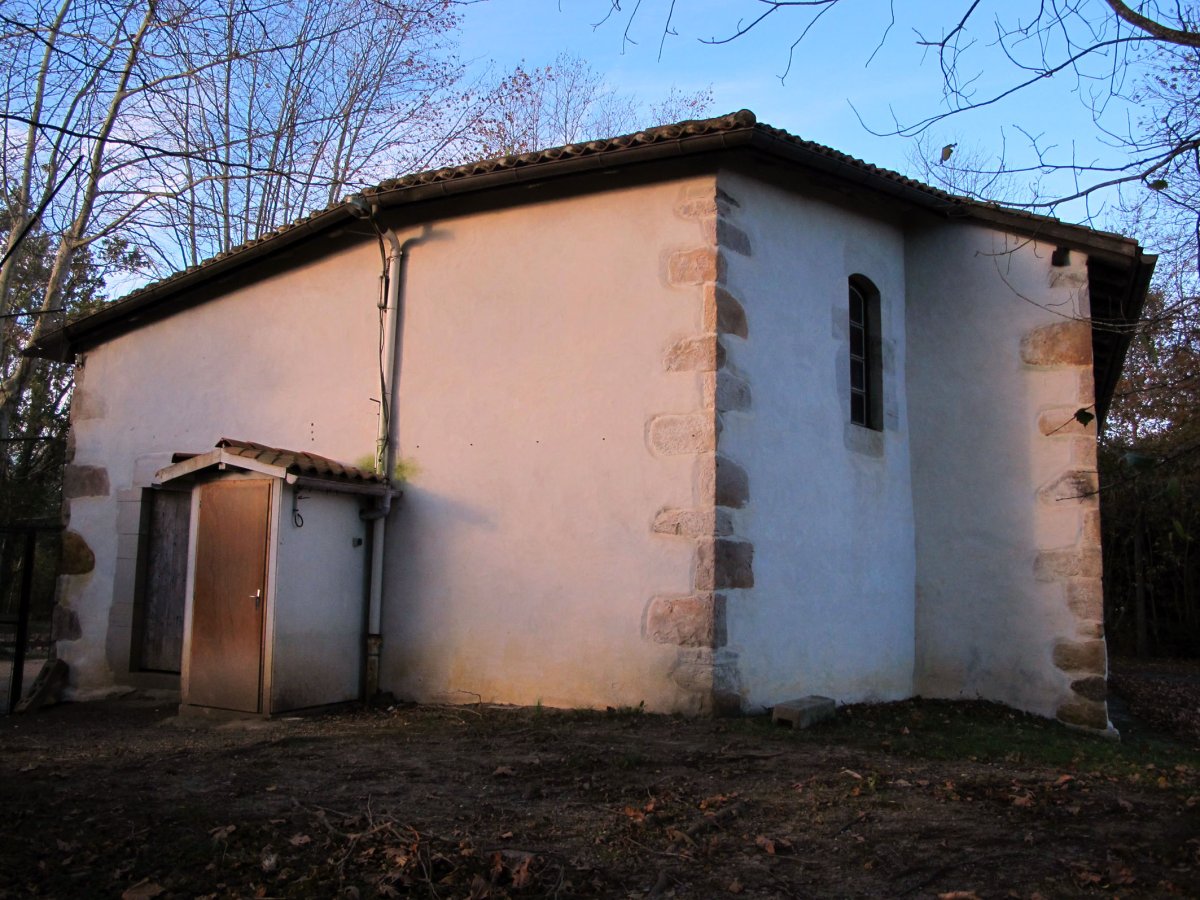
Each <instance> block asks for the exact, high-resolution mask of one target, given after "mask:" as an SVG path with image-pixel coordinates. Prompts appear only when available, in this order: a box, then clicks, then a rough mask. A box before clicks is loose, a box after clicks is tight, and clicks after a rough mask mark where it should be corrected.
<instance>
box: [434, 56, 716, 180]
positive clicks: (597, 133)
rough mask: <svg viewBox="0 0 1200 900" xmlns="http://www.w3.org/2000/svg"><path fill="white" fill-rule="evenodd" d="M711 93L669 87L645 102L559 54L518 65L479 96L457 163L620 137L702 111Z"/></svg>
mask: <svg viewBox="0 0 1200 900" xmlns="http://www.w3.org/2000/svg"><path fill="white" fill-rule="evenodd" d="M711 103H712V93H711V91H709V90H707V89H705V90H700V91H696V92H695V93H686V92H683V91H680V90H678V89H675V88H672V89H671V91H670V92H669V93H668V94H667V95H666V96H665V97H663V98H661V99H660V100H659V101H657V102H653V103H649V104H647V103H645V102H644V101H642V100H640V99H639V98H637V97H635V96H634V95H633V94H630V93H624V92H622V91H619V90H617V89H616V88H615V87H613V86H612V85H610V84H609V83H608V82H607V81H606V80H605V78H604V76H603V75H601V74H600V73H599V72H597V71H596V70H595V69H593V68H592V67H591V66H590V65H588V64H587V63H586V62H585V61H584V60H582V59H580V58H579V57H577V56H573V55H571V54H569V53H562V54H559V55H558V57H556V58H555V60H554V62H553V63H551V64H550V65H547V66H540V67H535V68H526V67H525V65H524V64H522V65H519V66H517V67H516V68H515V69H514V70H513V71H512V72H511V73H509V74H508V75H505V76H503V77H502V78H500V79H499V80H498V81H497V82H496V83H495V84H494V85H493V86H492V87H491V88H490V89H488V90H485V91H484V95H483V98H482V102H481V105H480V110H479V112H478V113H477V114H476V115H475V116H474V119H473V122H472V124H471V126H470V127H469V128H468V129H467V130H466V131H465V132H464V133H463V135H462V136H461V138H460V140H459V141H458V142H457V143H456V145H455V152H456V154H457V155H458V156H459V157H460V158H471V159H478V158H480V157H491V156H506V155H509V154H513V153H526V152H529V151H531V150H537V149H539V148H542V147H552V146H556V145H558V144H573V143H578V142H580V141H586V140H590V139H592V138H597V137H607V136H610V135H614V134H622V133H624V132H627V131H632V130H633V129H635V128H638V127H643V126H645V125H647V124H661V123H664V122H674V121H678V120H680V119H688V118H696V117H698V116H702V115H705V114H706V113H707V110H708V107H709V105H710V104H711Z"/></svg>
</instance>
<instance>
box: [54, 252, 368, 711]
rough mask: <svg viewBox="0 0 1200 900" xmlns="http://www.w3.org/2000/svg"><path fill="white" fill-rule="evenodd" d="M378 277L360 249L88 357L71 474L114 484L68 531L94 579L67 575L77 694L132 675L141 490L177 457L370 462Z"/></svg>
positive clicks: (76, 507)
mask: <svg viewBox="0 0 1200 900" xmlns="http://www.w3.org/2000/svg"><path fill="white" fill-rule="evenodd" d="M379 268H380V264H379V253H378V250H377V249H376V248H375V247H374V246H372V245H370V244H364V245H363V246H361V247H360V248H357V249H355V250H352V251H349V252H345V253H342V254H339V255H336V256H333V257H331V258H326V259H324V260H321V261H319V262H313V263H308V264H303V263H301V264H298V265H297V266H296V267H295V268H294V269H292V270H290V271H288V272H286V273H284V274H280V275H276V276H274V277H272V278H268V279H266V280H263V281H260V282H258V283H256V284H253V285H249V286H243V287H238V286H237V284H236V283H233V284H231V286H230V289H229V293H228V294H227V295H226V296H225V297H223V298H222V299H220V300H217V301H213V302H209V303H205V304H202V305H199V306H195V307H193V308H191V309H188V310H186V311H184V312H181V313H178V314H176V315H174V316H172V317H170V318H168V319H165V320H162V321H160V322H157V323H154V324H151V325H148V326H146V327H144V328H141V329H139V330H137V331H133V332H130V333H128V334H125V335H122V336H120V337H117V338H115V339H113V340H112V341H109V342H108V343H106V344H103V345H101V346H99V347H97V348H95V349H93V350H91V351H89V352H88V353H87V354H85V357H84V365H83V367H82V369H80V370H79V379H78V387H77V390H76V395H75V397H74V399H73V401H72V430H73V432H74V434H73V438H74V445H75V455H74V459H73V461H72V464H71V465H72V466H73V467H75V468H76V469H77V470H81V471H98V470H103V471H104V472H105V473H106V480H107V485H106V489H105V490H104V491H103V492H100V493H96V494H93V495H86V496H74V497H71V498H70V500H69V509H70V525H69V528H70V530H71V531H73V532H77V533H78V534H79V535H81V536H82V538H83V539H84V540H85V541H86V542H87V544H88V545H89V546H90V548H91V550H92V552H93V553H94V554H95V568H94V569H93V570H92V571H91V572H88V573H85V574H80V575H70V576H65V578H64V582H65V583H64V584H63V585H62V587H61V591H60V597H61V599H62V600H63V601H64V603H65V605H66V606H67V607H68V608H69V609H70V611H71V612H72V613H73V614H74V616H76V617H77V619H78V628H79V633H80V637H79V639H77V640H67V641H60V642H59V643H58V652H59V654H60V656H61V657H62V658H63V659H64V660H65V661H66V662H67V663H68V665H69V666H70V667H71V683H72V686H73V691H74V692H75V695H76V696H88V695H89V694H90V693H91V692H93V691H103V690H106V689H108V688H110V687H111V685H112V684H113V683H114V681H116V680H118V679H122V678H124V676H125V672H126V670H127V667H128V664H129V652H130V651H129V643H130V633H131V625H132V616H133V595H134V580H135V575H136V566H135V560H136V556H137V544H138V536H137V533H136V531H137V524H136V523H137V519H138V512H139V503H140V500H141V489H142V488H145V487H149V486H150V485H152V484H153V482H154V473H155V472H156V471H157V470H158V469H159V468H162V467H163V466H166V465H168V464H169V463H170V461H171V455H172V453H174V452H178V451H186V452H203V451H206V450H211V449H212V447H213V445H214V444H215V443H216V442H217V440H218V439H219V438H221V437H232V438H239V439H244V440H253V441H258V442H261V443H265V444H269V445H272V446H281V447H286V448H288V449H294V450H312V451H314V452H319V453H322V454H324V455H327V456H332V457H335V458H340V459H346V460H350V461H353V460H355V459H357V458H359V457H361V456H364V455H370V454H371V453H372V452H373V449H374V434H375V410H376V408H377V404H375V403H373V402H372V401H371V398H372V397H377V396H378V393H379V392H378V387H377V383H378V381H377V375H376V374H375V369H374V359H375V354H376V347H377V344H378V324H377V322H378V313H377V310H376V309H375V302H376V299H377V297H378V284H379V280H378V278H379ZM68 475H70V470H68Z"/></svg>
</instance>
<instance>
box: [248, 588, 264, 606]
mask: <svg viewBox="0 0 1200 900" xmlns="http://www.w3.org/2000/svg"><path fill="white" fill-rule="evenodd" d="M250 599H251V600H253V601H254V608H255V609H258V605H259V604H260V603H262V588H259V589H258V590H257V591H255V592H254V593H253V594H251V595H250Z"/></svg>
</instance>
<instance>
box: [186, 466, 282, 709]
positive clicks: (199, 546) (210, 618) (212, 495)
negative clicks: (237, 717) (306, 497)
mask: <svg viewBox="0 0 1200 900" xmlns="http://www.w3.org/2000/svg"><path fill="white" fill-rule="evenodd" d="M199 490H200V514H199V521H198V525H197V530H196V575H195V589H194V591H193V594H192V634H191V645H190V651H189V669H188V696H187V702H188V703H189V704H191V705H195V706H213V707H218V708H220V709H233V710H240V711H243V712H259V711H260V696H261V685H262V657H263V619H264V606H265V602H266V601H265V599H264V598H265V595H266V586H267V585H266V576H267V523H268V519H269V516H270V498H271V482H270V481H269V480H257V479H256V480H225V481H215V482H212V483H211V484H205V485H202V486H201V487H200V488H199Z"/></svg>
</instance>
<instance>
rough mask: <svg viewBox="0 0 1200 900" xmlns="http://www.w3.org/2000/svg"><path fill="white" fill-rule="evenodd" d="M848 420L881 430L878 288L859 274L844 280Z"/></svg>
mask: <svg viewBox="0 0 1200 900" xmlns="http://www.w3.org/2000/svg"><path fill="white" fill-rule="evenodd" d="M847 287H848V291H847V294H848V300H847V309H846V313H847V315H846V319H847V325H848V338H847V341H848V350H849V359H850V362H849V367H848V368H849V371H848V372H847V384H848V386H849V388H850V397H849V414H850V422H851V423H852V424H854V425H858V426H861V427H863V428H869V429H871V430H872V431H883V352H882V350H883V341H882V337H881V333H880V302H879V301H880V298H879V290H878V289H877V288H876V287H875V285H874V284H873V283H872V282H871V280H870V279H869V278H867V277H865V276H863V275H858V274H855V275H851V276H850V278H849V279H848V285H847Z"/></svg>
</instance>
